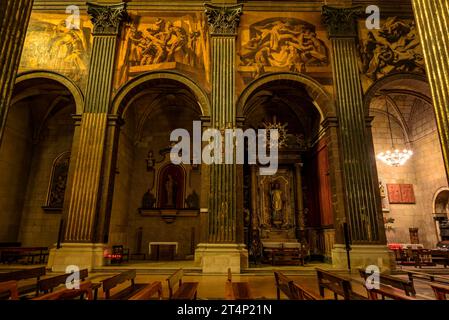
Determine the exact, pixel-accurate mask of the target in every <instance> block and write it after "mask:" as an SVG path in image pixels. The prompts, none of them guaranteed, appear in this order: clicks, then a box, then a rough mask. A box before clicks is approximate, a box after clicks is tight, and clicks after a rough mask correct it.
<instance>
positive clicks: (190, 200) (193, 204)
mask: <svg viewBox="0 0 449 320" xmlns="http://www.w3.org/2000/svg"><path fill="white" fill-rule="evenodd" d="M186 204H187V208H189V209H198V208H199V207H200V198H199V197H198V194H197V193H196V191H195V190H193V192H192V193H191V194H189V196H188V197H187V199H186Z"/></svg>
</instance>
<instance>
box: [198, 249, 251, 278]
mask: <svg viewBox="0 0 449 320" xmlns="http://www.w3.org/2000/svg"><path fill="white" fill-rule="evenodd" d="M195 264H196V265H198V266H201V268H202V270H203V273H224V274H225V273H227V272H228V268H231V272H233V273H240V271H241V269H243V268H247V267H248V250H246V249H245V245H244V244H235V243H200V244H198V247H197V248H196V250H195Z"/></svg>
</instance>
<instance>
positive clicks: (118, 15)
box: [87, 2, 128, 35]
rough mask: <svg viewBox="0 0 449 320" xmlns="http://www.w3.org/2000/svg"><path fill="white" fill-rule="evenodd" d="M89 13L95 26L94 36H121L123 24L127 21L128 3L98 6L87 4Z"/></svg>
mask: <svg viewBox="0 0 449 320" xmlns="http://www.w3.org/2000/svg"><path fill="white" fill-rule="evenodd" d="M87 13H88V14H89V16H90V17H91V21H92V24H93V26H94V29H93V32H92V34H93V35H119V34H120V27H121V25H122V22H124V21H125V20H126V19H127V16H128V14H127V12H126V3H125V2H122V3H119V4H114V5H98V4H94V3H91V2H88V3H87Z"/></svg>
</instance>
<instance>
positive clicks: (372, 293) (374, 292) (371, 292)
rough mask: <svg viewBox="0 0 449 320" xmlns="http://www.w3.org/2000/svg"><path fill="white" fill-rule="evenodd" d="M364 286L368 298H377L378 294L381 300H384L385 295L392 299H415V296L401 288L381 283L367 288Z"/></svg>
mask: <svg viewBox="0 0 449 320" xmlns="http://www.w3.org/2000/svg"><path fill="white" fill-rule="evenodd" d="M365 288H366V291H367V293H368V297H369V299H370V300H378V299H379V297H378V296H379V295H380V296H381V297H382V300H385V298H386V297H387V298H390V299H393V300H416V298H414V297H411V296H408V295H406V294H404V291H403V290H401V289H397V288H394V287H390V286H386V285H383V284H382V283H381V284H379V288H371V289H369V288H368V287H367V286H366V285H365Z"/></svg>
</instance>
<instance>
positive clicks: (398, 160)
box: [376, 97, 413, 167]
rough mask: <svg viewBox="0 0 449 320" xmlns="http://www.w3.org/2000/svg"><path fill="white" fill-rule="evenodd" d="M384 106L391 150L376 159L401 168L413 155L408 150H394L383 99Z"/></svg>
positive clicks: (380, 154) (389, 123) (388, 115)
mask: <svg viewBox="0 0 449 320" xmlns="http://www.w3.org/2000/svg"><path fill="white" fill-rule="evenodd" d="M385 105H386V108H387V118H388V129H389V130H390V139H391V150H387V151H384V152H381V153H379V154H378V155H377V156H376V157H377V159H379V160H380V161H382V162H383V163H385V164H386V165H389V166H392V167H400V166H403V165H404V164H405V163H406V162H407V160H408V159H410V157H411V156H412V155H413V151H412V150H409V149H403V150H399V149H397V148H395V146H394V142H393V131H392V130H391V121H390V112H389V111H388V102H387V98H386V97H385Z"/></svg>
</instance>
